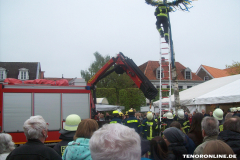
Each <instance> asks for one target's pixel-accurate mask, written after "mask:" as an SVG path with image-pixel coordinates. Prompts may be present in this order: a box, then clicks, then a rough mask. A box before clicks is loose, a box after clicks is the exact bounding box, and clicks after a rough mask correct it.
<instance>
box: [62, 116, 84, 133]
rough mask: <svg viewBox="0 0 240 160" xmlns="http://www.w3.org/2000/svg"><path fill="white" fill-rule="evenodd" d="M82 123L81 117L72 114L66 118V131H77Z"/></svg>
mask: <svg viewBox="0 0 240 160" xmlns="http://www.w3.org/2000/svg"><path fill="white" fill-rule="evenodd" d="M80 122H81V118H80V116H78V115H77V114H70V115H68V116H67V118H66V121H65V125H64V129H65V130H67V131H76V130H77V127H78V124H79V123H80Z"/></svg>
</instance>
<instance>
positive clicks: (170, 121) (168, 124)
mask: <svg viewBox="0 0 240 160" xmlns="http://www.w3.org/2000/svg"><path fill="white" fill-rule="evenodd" d="M166 117H167V119H166V121H165V123H166V126H165V129H167V128H168V127H169V126H170V124H171V123H172V122H173V114H172V113H171V112H167V113H166Z"/></svg>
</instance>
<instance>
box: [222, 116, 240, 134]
mask: <svg viewBox="0 0 240 160" xmlns="http://www.w3.org/2000/svg"><path fill="white" fill-rule="evenodd" d="M223 130H230V131H233V132H238V133H240V118H239V117H237V116H234V117H232V118H229V119H227V120H226V121H225V122H224V123H223Z"/></svg>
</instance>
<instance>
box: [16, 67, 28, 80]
mask: <svg viewBox="0 0 240 160" xmlns="http://www.w3.org/2000/svg"><path fill="white" fill-rule="evenodd" d="M18 79H20V80H28V79H29V75H28V69H26V68H21V69H19V75H18Z"/></svg>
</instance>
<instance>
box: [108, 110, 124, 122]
mask: <svg viewBox="0 0 240 160" xmlns="http://www.w3.org/2000/svg"><path fill="white" fill-rule="evenodd" d="M111 123H120V124H121V123H122V120H121V118H119V112H118V110H115V111H113V119H112V120H111V122H110V124H111Z"/></svg>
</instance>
